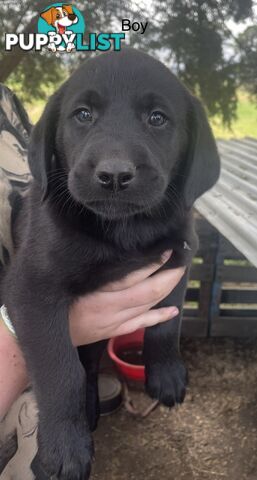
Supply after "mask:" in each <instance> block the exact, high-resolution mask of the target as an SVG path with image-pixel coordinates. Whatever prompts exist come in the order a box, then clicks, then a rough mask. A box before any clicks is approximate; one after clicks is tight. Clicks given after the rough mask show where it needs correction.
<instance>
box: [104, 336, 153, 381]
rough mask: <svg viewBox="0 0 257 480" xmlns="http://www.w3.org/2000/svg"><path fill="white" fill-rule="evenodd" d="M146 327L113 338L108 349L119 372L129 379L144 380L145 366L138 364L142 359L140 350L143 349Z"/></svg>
mask: <svg viewBox="0 0 257 480" xmlns="http://www.w3.org/2000/svg"><path fill="white" fill-rule="evenodd" d="M144 332H145V331H144V329H143V328H142V329H140V330H137V331H136V332H133V333H129V334H127V335H121V336H120V337H115V338H111V340H109V342H108V346H107V351H108V354H109V356H110V358H111V359H112V360H113V362H114V363H115V366H116V368H117V370H118V372H119V373H120V374H121V375H122V376H123V377H125V378H127V379H129V380H136V381H138V382H144V380H145V367H144V365H143V364H138V362H139V363H140V362H141V361H142V358H141V356H140V352H142V349H143V342H144Z"/></svg>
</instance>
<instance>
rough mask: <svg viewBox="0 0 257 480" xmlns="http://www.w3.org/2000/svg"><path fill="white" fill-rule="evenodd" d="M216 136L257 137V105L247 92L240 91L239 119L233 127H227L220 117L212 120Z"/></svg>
mask: <svg viewBox="0 0 257 480" xmlns="http://www.w3.org/2000/svg"><path fill="white" fill-rule="evenodd" d="M210 123H211V126H212V129H213V132H214V135H215V137H216V138H225V139H228V138H242V137H254V138H257V105H256V102H254V101H253V100H251V99H250V98H249V95H248V94H247V93H246V92H243V91H239V92H238V105H237V119H236V120H235V121H234V122H233V123H232V125H231V129H228V128H225V127H224V126H223V125H222V123H221V120H220V119H219V118H213V119H211V121H210Z"/></svg>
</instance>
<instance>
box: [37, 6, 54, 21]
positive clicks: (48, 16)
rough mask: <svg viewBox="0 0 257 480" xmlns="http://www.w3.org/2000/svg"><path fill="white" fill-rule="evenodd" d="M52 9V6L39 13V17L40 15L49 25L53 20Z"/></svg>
mask: <svg viewBox="0 0 257 480" xmlns="http://www.w3.org/2000/svg"><path fill="white" fill-rule="evenodd" d="M52 10H53V7H51V8H48V10H45V11H44V12H42V13H40V17H42V18H43V19H44V20H45V21H46V22H47V23H48V25H51V23H52V21H53V16H52Z"/></svg>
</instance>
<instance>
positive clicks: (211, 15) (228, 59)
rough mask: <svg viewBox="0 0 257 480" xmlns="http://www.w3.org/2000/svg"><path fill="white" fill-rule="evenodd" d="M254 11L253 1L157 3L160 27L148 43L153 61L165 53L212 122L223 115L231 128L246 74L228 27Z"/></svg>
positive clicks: (159, 0)
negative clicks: (154, 56)
mask: <svg viewBox="0 0 257 480" xmlns="http://www.w3.org/2000/svg"><path fill="white" fill-rule="evenodd" d="M252 6H253V2H252V1H251V0H167V1H164V0H155V3H154V15H153V18H154V19H155V25H154V29H152V33H151V38H150V39H149V38H146V42H147V45H148V48H149V49H150V50H151V51H152V53H153V54H154V55H158V52H159V51H161V50H162V51H163V54H164V55H166V60H167V61H168V62H170V64H171V65H172V69H173V70H174V71H175V73H177V75H178V76H179V77H180V79H181V80H182V81H183V82H184V83H185V84H186V85H187V87H188V88H189V89H190V90H191V91H192V92H194V93H195V94H196V95H198V96H199V97H200V98H201V99H202V101H203V102H204V104H205V106H206V107H207V109H208V112H209V114H210V116H213V115H220V116H221V117H222V119H223V122H224V124H227V125H230V123H231V121H232V119H233V118H234V117H235V115H236V106H237V97H236V90H237V87H238V85H239V84H240V75H239V71H240V70H241V69H243V68H244V63H242V65H241V64H240V63H239V62H238V58H237V56H236V55H235V49H236V48H237V49H238V48H239V47H238V44H237V42H236V39H235V38H234V35H233V33H232V32H231V31H230V30H229V28H228V26H227V22H228V20H234V22H240V21H242V20H244V19H246V18H250V17H251V16H252ZM248 46H249V45H248ZM244 47H245V45H243V44H242V45H241V51H242V50H243V49H244ZM249 49H251V46H249ZM246 74H247V73H246Z"/></svg>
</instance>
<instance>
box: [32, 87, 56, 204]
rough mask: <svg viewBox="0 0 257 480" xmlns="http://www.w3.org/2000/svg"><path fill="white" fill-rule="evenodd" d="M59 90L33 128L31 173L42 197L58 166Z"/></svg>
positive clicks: (44, 196) (46, 191)
mask: <svg viewBox="0 0 257 480" xmlns="http://www.w3.org/2000/svg"><path fill="white" fill-rule="evenodd" d="M59 92H60V90H59V91H58V92H57V93H55V94H54V95H52V97H51V98H50V100H49V102H48V103H47V105H46V107H45V110H44V112H43V114H42V116H41V118H40V120H39V121H38V123H37V124H36V125H35V127H34V128H33V130H32V134H31V138H30V143H29V149H28V162H29V166H30V170H31V173H32V175H33V177H34V178H35V180H37V182H38V183H39V184H40V186H41V189H42V193H43V196H42V199H43V200H44V199H45V198H46V197H47V194H48V175H49V173H50V172H51V171H52V170H53V168H56V158H55V136H56V129H57V124H58V117H59V108H60V105H59Z"/></svg>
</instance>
